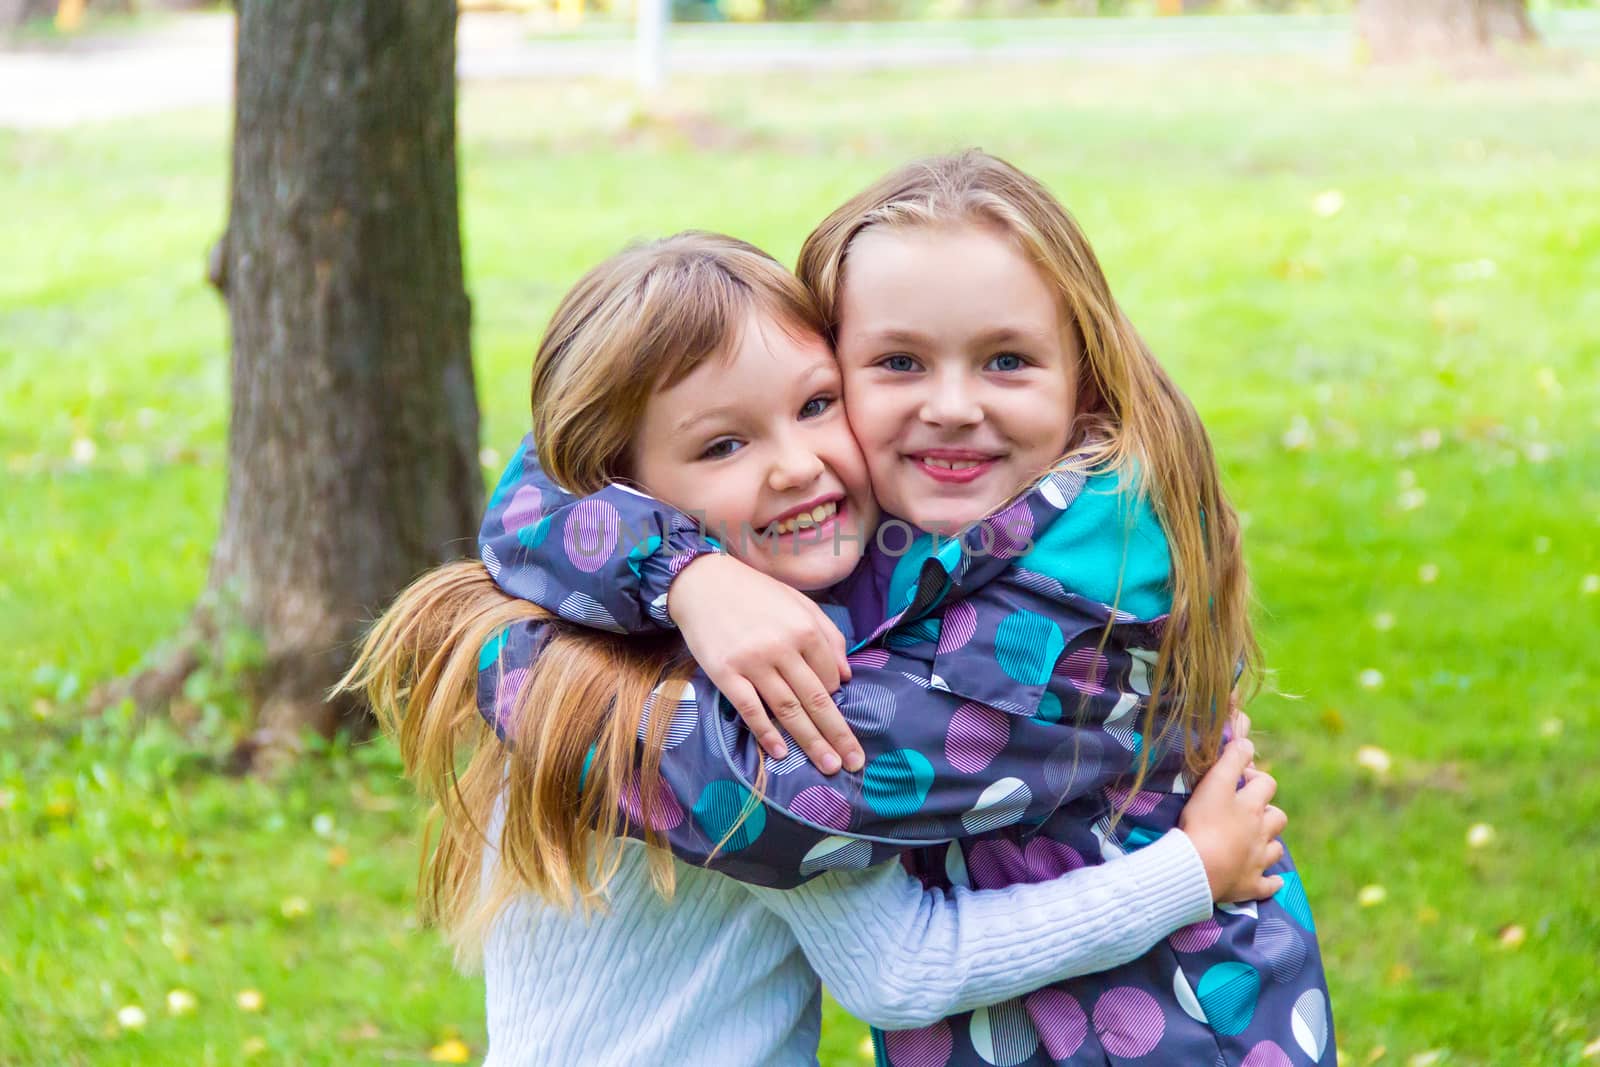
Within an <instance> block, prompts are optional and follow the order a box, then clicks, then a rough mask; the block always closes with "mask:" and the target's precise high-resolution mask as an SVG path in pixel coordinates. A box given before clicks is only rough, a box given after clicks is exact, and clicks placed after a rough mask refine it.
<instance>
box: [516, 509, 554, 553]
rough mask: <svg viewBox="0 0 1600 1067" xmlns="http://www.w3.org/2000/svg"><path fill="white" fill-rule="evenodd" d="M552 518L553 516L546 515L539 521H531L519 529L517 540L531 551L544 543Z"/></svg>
mask: <svg viewBox="0 0 1600 1067" xmlns="http://www.w3.org/2000/svg"><path fill="white" fill-rule="evenodd" d="M550 519H551V516H549V515H546V516H545V517H544V518H542V519H540V520H539V521H538V522H535V523H530V524H529V525H527V526H524V527H522V528H521V529H519V530H518V531H517V542H518V543H519V544H520V545H522V547H523V548H526V549H528V550H529V551H532V550H533V549H535V548H538V547H539V546H540V545H542V544H544V539H545V536H546V535H547V534H549V532H550Z"/></svg>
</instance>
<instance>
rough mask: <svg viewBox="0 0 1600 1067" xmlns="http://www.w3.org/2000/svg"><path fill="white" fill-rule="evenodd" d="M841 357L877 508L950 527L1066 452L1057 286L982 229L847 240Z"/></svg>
mask: <svg viewBox="0 0 1600 1067" xmlns="http://www.w3.org/2000/svg"><path fill="white" fill-rule="evenodd" d="M842 286H843V287H842V290H841V292H840V295H839V331H838V332H839V346H838V355H839V364H840V367H841V368H842V370H843V373H844V389H845V396H846V398H847V400H848V402H849V403H848V406H849V410H850V423H851V425H852V426H853V427H854V429H855V433H856V439H857V440H858V441H860V443H861V448H862V451H863V452H865V453H866V457H867V467H868V470H869V471H870V472H871V475H872V488H873V491H874V492H875V493H876V494H877V497H878V501H879V503H880V504H881V505H882V506H883V509H884V510H885V511H887V512H888V513H890V514H892V515H896V516H898V517H900V518H902V519H904V520H905V521H907V522H909V523H911V524H912V525H913V526H917V527H919V528H921V529H924V530H929V531H937V532H954V531H955V530H957V529H960V528H961V527H963V526H966V525H968V524H970V523H972V522H975V521H977V520H978V519H981V518H982V517H983V516H985V515H987V514H989V513H990V512H991V511H993V510H994V509H995V508H997V507H999V506H1000V505H1001V504H1003V503H1005V501H1007V500H1009V499H1010V498H1011V497H1012V496H1013V495H1015V494H1016V492H1017V491H1018V490H1020V489H1022V488H1023V487H1025V486H1026V485H1027V484H1028V483H1029V482H1031V481H1033V480H1034V479H1035V478H1037V477H1038V476H1039V475H1040V474H1042V473H1043V472H1044V471H1045V470H1046V469H1048V468H1049V466H1050V465H1051V464H1052V463H1054V462H1055V461H1056V460H1058V459H1059V458H1060V457H1061V455H1062V453H1063V452H1064V451H1065V450H1066V446H1067V437H1068V434H1069V431H1070V429H1071V426H1072V418H1073V411H1074V403H1075V402H1076V399H1077V398H1076V393H1077V380H1078V361H1079V357H1080V351H1079V345H1078V342H1077V340H1076V331H1074V330H1070V329H1068V328H1067V325H1066V323H1065V322H1063V320H1062V315H1061V311H1060V308H1059V303H1058V300H1057V298H1056V295H1055V293H1054V292H1053V291H1052V290H1051V288H1050V286H1049V285H1048V284H1047V283H1046V282H1045V279H1044V278H1043V277H1042V276H1041V275H1040V273H1039V271H1037V270H1036V269H1034V267H1033V265H1032V264H1031V263H1030V262H1029V261H1028V259H1027V257H1026V256H1025V255H1023V253H1022V252H1021V251H1020V250H1019V249H1018V247H1017V246H1016V245H1015V244H1014V243H1013V242H1012V241H1011V240H1010V239H1009V238H1008V237H1007V236H1005V234H1004V233H1003V232H1002V231H1000V230H998V229H994V228H991V227H988V226H982V225H978V224H972V223H962V224H956V225H949V226H944V225H940V226H910V227H889V226H873V227H869V228H868V229H865V230H863V231H862V232H861V233H860V234H858V235H857V236H856V238H855V240H854V241H853V242H852V243H851V245H850V258H849V261H848V264H847V266H846V269H845V272H844V279H843V283H842Z"/></svg>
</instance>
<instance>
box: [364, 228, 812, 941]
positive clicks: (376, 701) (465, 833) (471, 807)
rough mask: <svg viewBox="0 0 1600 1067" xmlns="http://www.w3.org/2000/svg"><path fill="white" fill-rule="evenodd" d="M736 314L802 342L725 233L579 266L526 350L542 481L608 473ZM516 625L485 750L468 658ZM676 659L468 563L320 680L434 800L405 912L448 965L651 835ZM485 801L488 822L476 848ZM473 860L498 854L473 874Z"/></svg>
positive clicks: (380, 626) (421, 587)
mask: <svg viewBox="0 0 1600 1067" xmlns="http://www.w3.org/2000/svg"><path fill="white" fill-rule="evenodd" d="M752 311H755V312H759V313H761V314H764V315H766V316H767V317H770V318H772V319H773V320H775V321H777V322H779V323H781V324H783V325H784V326H785V327H787V328H790V329H794V330H797V331H809V332H812V333H816V334H821V333H822V329H823V324H822V320H821V316H820V315H819V313H818V311H817V309H816V305H815V303H814V302H813V301H812V299H811V297H810V294H809V293H808V292H807V291H806V290H805V289H804V287H802V286H801V285H800V283H799V282H798V280H797V279H796V278H795V277H794V276H793V275H792V274H790V273H789V272H788V271H787V270H785V269H784V268H783V267H782V266H781V265H780V264H778V263H777V262H776V261H775V260H773V259H772V258H771V257H770V256H768V255H766V254H765V253H764V252H762V251H760V250H759V249H757V248H755V247H754V246H752V245H749V244H746V243H745V242H743V241H738V240H735V239H733V238H731V237H723V236H720V235H717V234H709V233H700V232H687V233H681V234H678V235H676V236H674V237H669V238H666V239H664V240H661V241H656V242H652V243H650V244H644V245H639V246H636V247H633V248H630V249H628V250H626V251H624V252H622V253H620V254H618V255H616V256H613V257H612V258H610V259H608V260H606V261H605V262H604V263H602V264H600V265H599V266H598V267H596V268H594V269H593V270H591V271H590V272H589V273H588V274H586V275H585V276H584V277H583V278H582V279H581V280H580V281H579V282H578V283H577V284H576V285H575V286H574V287H573V288H572V290H571V291H570V292H568V293H567V295H566V297H565V298H563V300H562V301H561V304H560V306H559V307H557V309H556V312H555V315H554V316H553V317H552V318H551V320H550V325H549V327H548V329H547V330H546V332H545V335H544V339H543V341H542V342H541V344H540V346H539V351H538V354H537V356H536V357H535V359H534V367H533V426H534V438H535V441H536V447H537V451H538V457H539V462H540V465H541V466H542V467H543V469H544V470H545V472H546V473H547V474H548V475H549V476H550V477H551V478H552V479H553V480H555V481H556V482H557V483H558V484H560V485H562V486H564V487H565V488H567V489H569V490H571V491H572V492H574V493H576V494H579V495H586V494H589V493H593V492H596V491H598V490H599V489H600V488H602V487H603V486H604V485H606V484H607V483H608V482H612V481H617V480H623V479H626V478H627V477H628V476H629V465H630V453H631V450H632V444H633V434H634V432H635V430H636V428H637V427H638V425H639V423H640V422H641V420H642V419H643V416H644V410H645V405H646V404H647V403H648V401H649V399H650V396H651V394H652V393H653V392H655V391H656V390H657V389H658V388H665V387H670V386H671V385H673V384H676V383H677V382H679V381H681V380H682V379H683V378H684V377H685V376H687V375H688V374H689V373H691V372H692V371H693V370H694V369H695V368H696V367H698V366H700V365H701V364H702V363H704V362H705V361H706V360H707V359H710V358H714V357H716V356H719V355H721V354H725V353H727V352H729V351H730V349H731V347H732V346H734V345H736V344H737V343H738V337H739V333H740V330H741V329H742V327H743V325H744V323H745V321H746V319H747V317H748V315H749V314H750V313H751V312H752ZM530 621H531V622H539V623H546V624H548V626H547V627H546V634H547V637H546V638H545V640H544V643H543V644H542V645H541V646H540V651H539V654H538V656H537V658H536V660H535V662H534V665H533V667H532V668H531V670H530V671H529V673H528V675H527V677H526V678H525V679H524V680H522V681H521V682H520V684H518V682H517V680H516V679H515V678H514V677H511V676H507V677H506V678H497V688H499V687H503V686H504V685H507V684H510V685H512V686H513V687H514V688H515V689H516V696H515V699H514V703H513V707H512V711H511V713H510V716H509V718H508V719H503V720H502V729H503V730H504V732H505V736H506V740H507V743H506V744H501V743H499V741H498V739H497V738H496V736H495V734H494V731H493V729H492V728H491V727H490V726H489V725H488V723H487V721H486V720H485V719H484V718H483V716H482V715H480V714H479V711H478V705H477V691H478V682H479V662H478V661H479V654H480V651H481V650H482V649H483V648H484V646H485V645H486V644H488V643H489V642H490V641H491V640H494V639H495V638H496V637H497V636H498V635H500V634H501V633H502V632H503V631H505V630H506V629H507V628H508V627H511V626H516V625H519V624H524V623H527V622H530ZM693 666H694V665H693V662H692V661H691V660H690V659H689V658H688V656H687V655H686V654H685V653H684V651H683V648H682V645H681V643H680V642H678V641H677V640H676V639H675V638H668V637H661V638H640V637H637V636H633V637H630V636H625V635H612V634H605V633H600V632H597V631H594V630H590V629H586V628H579V627H573V626H568V625H567V624H565V623H564V622H562V621H561V620H559V619H557V618H555V617H554V616H552V615H551V614H550V613H548V612H546V611H544V610H543V609H541V608H538V607H536V606H535V605H533V604H531V603H528V602H526V601H523V600H518V599H515V598H513V597H510V596H507V595H506V594H505V593H503V592H501V591H500V589H499V588H498V587H497V586H496V585H495V584H494V582H493V580H492V579H491V578H490V577H489V574H488V572H487V571H486V570H485V569H484V567H483V565H482V564H481V563H477V562H459V563H451V564H446V565H445V566H442V567H439V568H437V569H435V570H433V571H431V572H429V573H428V574H425V575H423V576H422V577H421V578H419V579H417V581H415V582H414V583H412V585H411V586H410V587H409V588H407V589H406V590H405V591H404V592H403V593H401V594H400V596H399V598H398V599H396V600H395V602H394V603H393V604H392V605H391V606H390V607H389V609H388V610H387V611H386V612H385V613H384V615H383V616H382V617H381V618H380V619H379V620H378V621H377V623H376V624H375V625H374V626H373V627H372V629H371V630H370V631H369V632H368V634H367V635H366V637H365V639H364V640H363V642H362V644H361V647H360V650H359V653H358V655H357V657H356V661H355V664H354V665H353V666H352V667H351V669H350V671H349V673H348V674H347V675H346V676H345V678H344V679H343V681H341V683H340V688H342V689H354V690H361V691H363V692H364V693H365V694H366V696H367V698H368V700H369V701H370V703H371V705H372V707H373V710H374V711H375V712H376V714H377V716H378V720H379V722H380V723H381V724H382V726H383V728H384V729H385V730H386V731H387V732H389V733H390V734H392V735H393V736H394V737H395V738H396V739H397V741H398V742H399V747H400V753H401V757H402V759H403V761H404V764H405V769H406V773H407V775H408V776H409V777H411V778H412V779H413V780H414V781H415V783H416V785H417V788H418V790H419V791H420V792H421V793H422V795H423V796H424V797H426V798H428V799H429V800H431V801H432V802H433V803H434V810H433V813H432V817H431V819H430V824H433V825H437V826H438V827H439V840H438V843H437V845H436V846H434V847H432V848H431V849H430V848H429V847H428V841H427V839H425V840H424V849H423V864H422V870H421V874H420V876H419V883H418V889H419V897H420V905H421V910H422V913H423V916H424V918H425V919H427V920H428V921H430V922H433V923H437V924H439V925H441V926H442V927H444V929H445V930H446V932H447V933H448V934H449V936H450V938H451V941H452V942H453V944H454V945H455V948H456V953H457V959H458V961H459V962H460V963H462V964H463V965H467V964H470V963H471V962H473V961H474V960H475V959H476V955H477V953H478V952H479V951H480V950H481V945H482V942H483V937H484V934H485V932H486V930H487V927H488V924H489V923H490V922H491V921H492V920H493V918H494V916H495V915H496V914H497V913H498V912H499V910H500V909H501V908H502V907H503V906H504V905H505V904H506V903H507V902H508V901H509V900H510V899H511V898H512V897H513V896H515V895H517V894H518V893H520V892H525V891H527V890H532V891H534V892H537V893H539V894H540V895H541V896H543V897H545V898H546V899H547V900H550V901H552V902H554V903H557V904H560V905H562V906H572V905H574V904H578V905H581V906H583V907H585V908H590V907H597V906H601V905H602V904H603V893H604V890H605V887H606V884H607V882H608V881H609V879H610V878H611V877H612V875H613V874H614V873H615V872H616V870H617V868H618V865H619V864H620V862H621V859H622V839H621V834H622V832H623V830H624V829H625V828H626V826H625V821H626V820H632V821H634V822H637V823H638V824H639V825H640V827H642V828H643V829H644V836H645V838H646V840H647V841H650V842H651V843H654V844H660V843H661V842H660V840H659V835H658V834H657V833H656V831H655V830H653V829H651V827H653V826H654V825H656V824H657V823H658V821H659V820H658V819H657V818H655V813H656V812H657V811H658V810H659V809H658V805H661V804H662V803H664V802H665V798H663V795H662V793H661V792H660V790H661V788H662V786H661V783H660V753H661V746H662V740H663V738H664V737H665V732H666V729H667V725H668V723H669V721H670V719H671V715H670V709H671V708H672V707H673V706H674V705H675V704H676V697H677V695H678V693H679V692H680V691H681V690H680V686H681V683H683V682H685V681H686V680H687V679H688V677H689V676H690V674H691V673H692V671H693ZM491 669H494V670H498V669H499V668H498V666H496V667H494V668H491ZM653 691H654V696H652V693H653ZM652 699H653V700H655V701H656V702H657V706H658V707H659V708H660V711H658V712H657V713H655V714H652V715H650V716H649V723H648V728H647V729H646V730H645V731H644V734H643V741H644V746H643V748H644V756H643V759H642V761H641V764H642V765H641V766H640V767H639V768H638V771H637V773H636V772H635V769H634V765H635V745H636V739H638V738H639V737H640V723H641V716H642V710H643V708H644V707H645V706H646V702H647V701H649V700H652ZM591 752H592V755H591ZM463 763H464V764H465V766H464V767H463V766H462V764H463ZM758 784H759V783H758ZM497 803H498V804H501V805H503V808H502V811H503V819H504V821H503V824H502V827H501V829H500V831H499V834H498V836H497V839H496V840H491V834H490V828H491V821H492V817H493V815H494V813H495V806H496V804H497ZM624 811H626V815H624ZM431 836H432V835H431V832H430V834H429V837H430V838H431ZM488 849H494V850H495V851H496V852H498V862H496V863H495V864H494V870H493V874H492V875H491V876H489V877H490V880H489V881H487V882H485V881H484V878H485V875H486V870H485V857H486V850H488ZM650 869H651V874H652V878H653V880H654V882H655V885H656V887H657V889H658V890H660V891H661V892H662V893H663V894H664V895H670V894H671V892H672V885H673V879H672V866H671V862H670V856H669V855H668V854H667V853H666V852H664V851H661V850H659V849H652V850H651V854H650Z"/></svg>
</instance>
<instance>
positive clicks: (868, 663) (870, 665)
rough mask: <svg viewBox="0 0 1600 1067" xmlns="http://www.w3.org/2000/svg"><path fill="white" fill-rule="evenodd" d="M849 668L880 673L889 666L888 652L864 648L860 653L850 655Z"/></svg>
mask: <svg viewBox="0 0 1600 1067" xmlns="http://www.w3.org/2000/svg"><path fill="white" fill-rule="evenodd" d="M847 658H848V659H849V660H850V666H852V667H865V668H866V669H867V670H872V671H881V670H883V668H885V667H887V666H888V665H889V650H888V649H887V648H864V649H862V650H861V651H860V652H854V653H851V654H850V656H849V657H847Z"/></svg>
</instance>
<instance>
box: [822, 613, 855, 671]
mask: <svg viewBox="0 0 1600 1067" xmlns="http://www.w3.org/2000/svg"><path fill="white" fill-rule="evenodd" d="M822 632H823V636H824V637H826V638H827V639H828V645H829V647H831V648H832V649H833V654H834V656H835V657H836V658H837V659H838V660H839V681H841V682H848V681H849V680H850V645H849V642H847V641H845V639H844V634H842V633H840V632H839V628H838V627H837V626H835V625H834V624H833V622H832V621H831V620H829V621H825V622H824V623H823V630H822Z"/></svg>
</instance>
